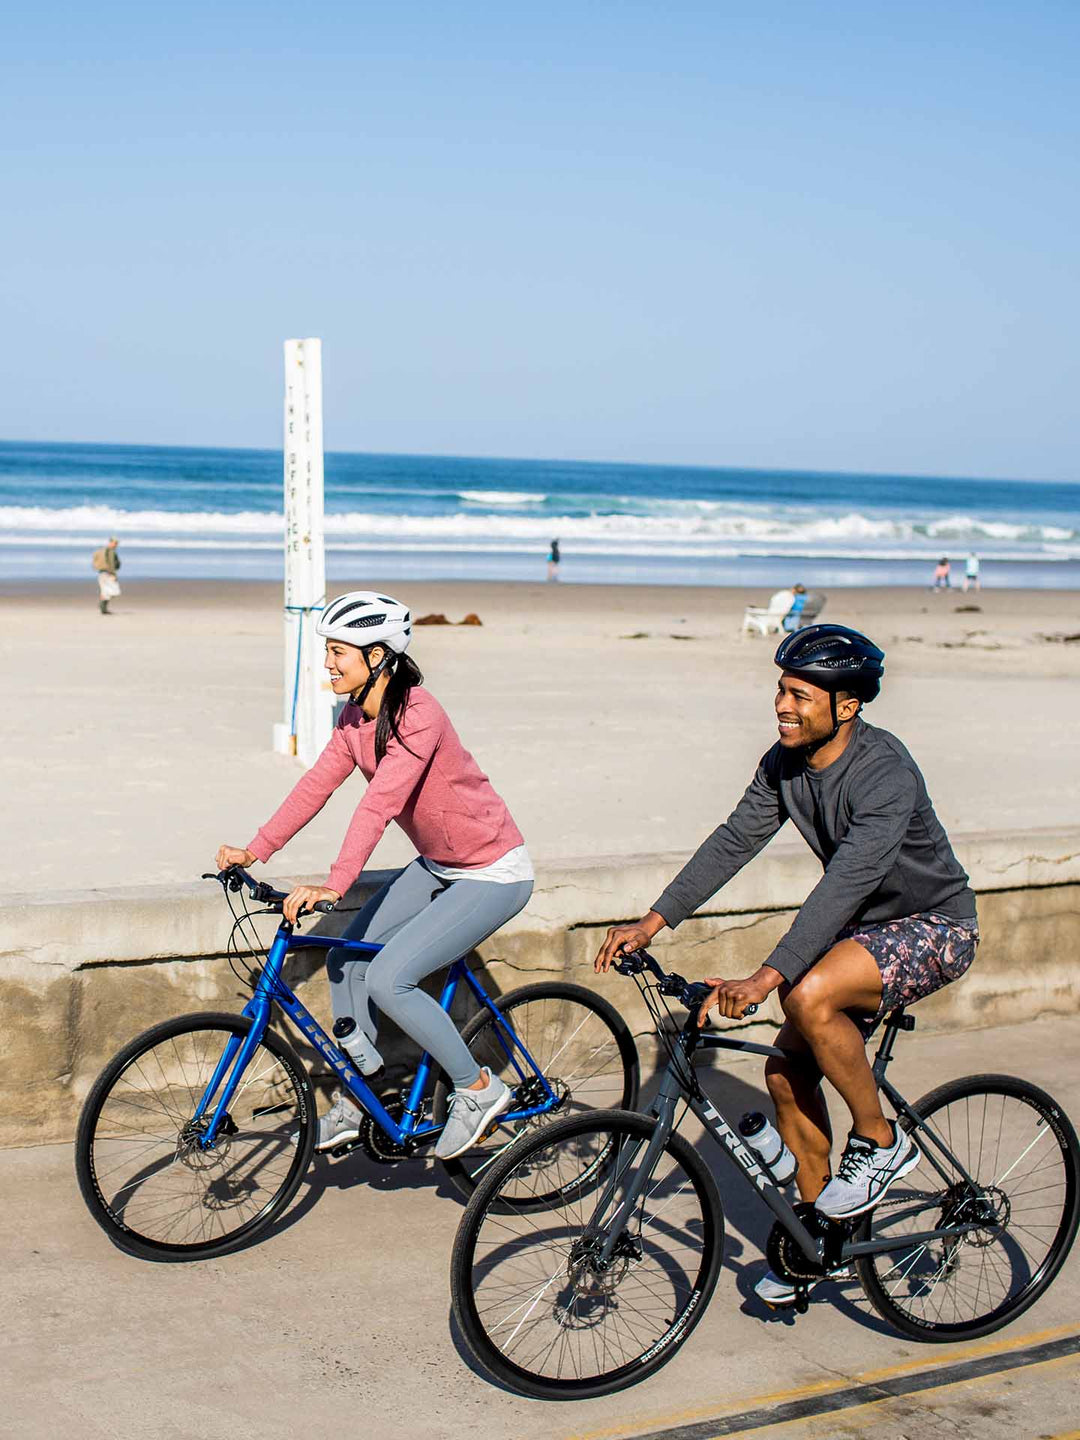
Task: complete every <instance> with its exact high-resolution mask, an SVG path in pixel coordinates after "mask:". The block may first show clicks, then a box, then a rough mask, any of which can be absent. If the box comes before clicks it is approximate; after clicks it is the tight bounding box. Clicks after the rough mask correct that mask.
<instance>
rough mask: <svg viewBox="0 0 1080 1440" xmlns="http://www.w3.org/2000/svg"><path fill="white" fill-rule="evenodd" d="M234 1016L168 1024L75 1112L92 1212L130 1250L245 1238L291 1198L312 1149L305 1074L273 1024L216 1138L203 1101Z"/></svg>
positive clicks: (125, 1057) (160, 1252)
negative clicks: (207, 1130) (204, 1138)
mask: <svg viewBox="0 0 1080 1440" xmlns="http://www.w3.org/2000/svg"><path fill="white" fill-rule="evenodd" d="M247 1030H248V1022H247V1021H245V1020H242V1019H239V1018H238V1017H225V1016H222V1017H205V1018H202V1017H193V1018H190V1019H180V1020H177V1021H171V1022H166V1024H164V1025H161V1026H157V1027H155V1028H154V1029H153V1030H151V1031H148V1032H147V1034H146V1035H144V1036H141V1037H139V1039H137V1040H135V1041H133V1042H132V1044H131V1045H129V1046H127V1047H126V1048H125V1049H124V1050H123V1051H121V1052H120V1054H119V1055H118V1056H117V1057H116V1059H114V1060H113V1061H112V1062H111V1064H110V1065H109V1066H108V1067H107V1068H106V1070H105V1072H104V1073H103V1074H102V1076H101V1078H100V1079H99V1080H98V1082H97V1084H96V1085H95V1087H94V1089H93V1091H92V1092H91V1094H90V1096H89V1098H88V1100H87V1104H86V1107H85V1109H84V1112H83V1116H82V1118H81V1119H80V1122H79V1135H78V1139H77V1143H76V1159H77V1168H78V1174H79V1182H80V1186H81V1188H82V1191H83V1195H84V1198H85V1199H86V1201H87V1204H88V1205H89V1207H90V1210H91V1212H92V1213H93V1215H94V1217H95V1219H96V1220H97V1221H98V1223H99V1224H101V1225H102V1226H103V1228H104V1229H105V1230H106V1231H107V1232H108V1233H109V1234H110V1236H111V1238H112V1239H114V1240H115V1241H116V1243H118V1244H119V1245H121V1246H122V1247H123V1248H125V1249H129V1250H132V1251H133V1252H135V1253H137V1254H140V1255H144V1256H147V1257H160V1258H166V1259H196V1258H205V1257H207V1256H209V1255H219V1254H223V1253H225V1252H226V1251H228V1250H231V1249H235V1248H236V1247H237V1246H239V1245H241V1244H243V1243H246V1241H248V1240H249V1239H251V1238H252V1237H253V1236H254V1235H255V1234H257V1233H258V1232H259V1231H261V1230H262V1229H264V1228H265V1227H266V1226H267V1225H269V1224H270V1223H271V1222H272V1221H273V1220H274V1219H275V1218H276V1217H277V1216H278V1215H279V1214H280V1213H281V1211H282V1210H283V1209H284V1208H285V1206H286V1205H287V1204H288V1202H289V1200H290V1199H291V1198H292V1196H293V1194H294V1193H295V1191H296V1188H297V1186H298V1185H299V1183H300V1180H301V1178H302V1177H303V1173H304V1171H305V1170H306V1168H307V1165H308V1163H309V1161H310V1158H311V1148H312V1145H313V1142H314V1106H313V1103H312V1095H311V1090H310V1084H309V1082H308V1080H307V1076H306V1074H305V1073H304V1071H303V1070H302V1068H301V1067H300V1065H299V1062H298V1061H297V1060H296V1058H295V1056H293V1055H292V1054H291V1052H290V1051H289V1050H288V1048H287V1047H286V1046H285V1045H283V1044H282V1042H281V1041H279V1040H278V1039H277V1037H275V1036H274V1035H272V1034H270V1033H269V1032H268V1033H267V1034H266V1035H265V1036H264V1037H263V1040H262V1041H261V1043H260V1044H259V1045H258V1047H257V1048H256V1050H255V1052H254V1054H253V1055H252V1057H251V1060H250V1061H249V1063H248V1065H247V1068H246V1069H245V1071H244V1074H243V1075H242V1076H241V1078H240V1082H239V1085H238V1086H237V1089H236V1092H235V1094H234V1096H233V1098H232V1100H231V1101H230V1104H229V1107H228V1112H227V1118H226V1120H225V1122H224V1124H223V1126H222V1128H221V1130H220V1132H219V1136H218V1139H217V1141H216V1143H215V1144H214V1146H213V1147H212V1148H209V1149H207V1148H203V1147H201V1146H200V1144H199V1134H200V1130H201V1129H202V1128H204V1122H201V1123H196V1122H194V1120H193V1117H194V1113H195V1110H196V1107H197V1105H198V1103H199V1100H200V1099H201V1097H202V1095H203V1093H204V1091H205V1089H206V1086H207V1083H208V1081H209V1080H210V1077H211V1076H212V1074H213V1073H214V1068H215V1066H216V1065H217V1063H218V1061H219V1059H220V1058H221V1055H222V1053H223V1052H224V1050H225V1048H226V1045H227V1044H228V1043H229V1041H230V1039H232V1038H233V1037H241V1038H242V1037H243V1036H244V1035H246V1033H247Z"/></svg>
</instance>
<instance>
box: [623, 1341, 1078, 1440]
mask: <svg viewBox="0 0 1080 1440" xmlns="http://www.w3.org/2000/svg"><path fill="white" fill-rule="evenodd" d="M1078 1361H1080V1355H1058V1356H1056V1357H1055V1358H1054V1359H1052V1360H1036V1361H1035V1362H1034V1363H1033V1364H1031V1365H1025V1366H1024V1372H1023V1373H1025V1374H1027V1373H1028V1372H1030V1371H1032V1370H1045V1369H1047V1368H1048V1367H1049V1366H1051V1365H1075V1364H1076V1363H1077V1362H1078ZM1015 1374H1016V1371H1015V1370H1010V1371H1008V1372H1006V1373H1005V1374H1001V1375H999V1374H992V1375H966V1376H964V1377H963V1378H961V1379H959V1380H946V1381H945V1383H944V1384H943V1385H927V1386H926V1387H925V1389H922V1390H919V1391H918V1392H917V1394H915V1395H893V1396H882V1398H881V1399H880V1400H868V1401H866V1403H865V1404H863V1405H850V1406H846V1407H845V1408H844V1410H843V1411H842V1412H839V1413H841V1414H842V1415H843V1419H844V1424H845V1425H853V1426H857V1427H858V1428H860V1429H863V1428H865V1426H866V1425H873V1424H876V1423H877V1422H878V1421H879V1420H881V1419H885V1418H887V1416H888V1410H889V1407H890V1406H891V1405H895V1404H896V1403H897V1402H898V1401H904V1402H906V1403H907V1404H908V1405H909V1406H910V1405H912V1404H916V1403H918V1401H920V1400H921V1399H922V1397H923V1396H924V1395H935V1394H937V1395H939V1394H941V1393H942V1391H945V1390H954V1389H956V1388H957V1387H959V1386H961V1385H982V1384H985V1383H986V1381H988V1380H1005V1379H1007V1378H1008V1377H1009V1376H1012V1375H1015ZM837 1414H838V1412H837V1411H835V1410H829V1411H825V1412H824V1413H822V1414H821V1415H802V1416H800V1417H799V1418H798V1419H796V1420H778V1421H777V1422H776V1424H775V1425H771V1424H770V1423H769V1422H768V1421H767V1420H766V1421H764V1422H763V1423H762V1424H761V1425H754V1426H752V1427H751V1428H750V1429H749V1430H736V1431H734V1432H733V1433H732V1434H730V1435H727V1436H720V1435H717V1436H713V1437H712V1440H737V1437H738V1436H739V1435H758V1434H765V1432H766V1431H768V1432H769V1434H770V1435H771V1434H775V1435H779V1434H781V1432H783V1431H790V1430H791V1429H792V1428H793V1427H794V1426H796V1425H818V1424H820V1423H821V1422H822V1421H827V1422H829V1423H831V1424H833V1425H835V1424H836V1421H837ZM639 1433H640V1432H639ZM1050 1440H1080V1430H1072V1431H1070V1432H1069V1434H1068V1435H1059V1436H1051V1437H1050Z"/></svg>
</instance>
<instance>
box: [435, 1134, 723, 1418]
mask: <svg viewBox="0 0 1080 1440" xmlns="http://www.w3.org/2000/svg"><path fill="white" fill-rule="evenodd" d="M656 1125H657V1122H656V1120H655V1119H654V1118H652V1117H650V1116H644V1115H634V1114H631V1113H629V1112H628V1111H623V1110H604V1111H594V1112H592V1113H590V1114H586V1115H572V1116H570V1117H568V1118H567V1119H565V1120H556V1121H554V1122H553V1123H552V1124H551V1125H549V1126H547V1127H545V1128H544V1129H543V1130H541V1131H539V1132H538V1133H537V1134H536V1135H534V1136H531V1137H529V1138H526V1139H523V1140H521V1141H519V1142H518V1144H517V1145H515V1146H514V1148H513V1149H512V1150H510V1151H508V1152H507V1154H505V1155H503V1156H502V1157H501V1158H500V1159H499V1160H498V1161H497V1162H496V1164H495V1165H494V1166H493V1167H492V1169H491V1170H490V1172H489V1173H488V1174H487V1175H486V1176H485V1178H484V1180H483V1181H482V1182H481V1184H480V1185H479V1186H478V1187H477V1190H476V1193H475V1194H474V1195H473V1198H472V1200H471V1201H470V1202H469V1205H468V1208H467V1209H466V1211H465V1214H464V1216H463V1217H462V1221H461V1225H460V1227H459V1229H458V1234H457V1239H456V1241H455V1244H454V1253H453V1259H452V1261H451V1290H452V1295H453V1306H454V1315H455V1318H456V1319H457V1322H458V1325H459V1326H460V1328H461V1331H462V1334H463V1335H464V1336H465V1339H466V1340H467V1342H468V1344H469V1346H470V1348H471V1349H472V1352H473V1354H474V1355H475V1356H476V1358H477V1359H478V1360H479V1361H480V1362H481V1363H482V1364H483V1365H485V1366H486V1367H487V1368H488V1369H489V1370H490V1371H491V1372H492V1374H493V1375H495V1376H496V1377H497V1378H498V1379H499V1380H501V1381H503V1382H504V1383H505V1384H507V1385H510V1386H512V1387H513V1388H514V1389H515V1390H518V1391H521V1392H522V1393H524V1394H526V1395H534V1396H538V1397H540V1398H542V1399H546V1400H552V1399H554V1400H580V1399H585V1398H587V1397H589V1396H593V1395H606V1394H608V1393H609V1392H611V1391H613V1390H621V1389H624V1388H625V1387H626V1386H628V1385H633V1384H635V1383H636V1382H637V1381H638V1380H643V1379H644V1378H645V1377H646V1376H647V1375H651V1374H652V1373H653V1372H654V1371H656V1370H658V1369H659V1368H660V1367H661V1366H662V1365H665V1364H666V1363H667V1362H668V1361H669V1360H670V1359H671V1358H672V1356H673V1355H674V1354H675V1352H676V1351H677V1350H678V1348H679V1346H680V1345H682V1343H683V1341H684V1340H686V1338H687V1337H688V1336H689V1334H690V1332H691V1331H692V1330H693V1328H694V1326H695V1325H696V1324H697V1322H698V1321H699V1320H700V1319H701V1316H702V1315H703V1313H704V1311H705V1307H706V1305H707V1304H708V1301H709V1297H710V1296H711V1294H712V1292H713V1288H714V1286H715V1285H716V1277H717V1275H718V1273H719V1270H720V1259H721V1254H722V1251H723V1236H724V1222H723V1209H722V1207H721V1203H720V1196H719V1193H718V1191H717V1188H716V1182H715V1181H714V1180H713V1178H712V1175H711V1174H710V1172H709V1170H708V1168H707V1167H706V1165H705V1163H704V1161H703V1160H702V1159H701V1158H700V1156H699V1155H698V1154H697V1152H696V1151H695V1150H694V1149H693V1147H692V1146H691V1145H690V1144H688V1142H687V1141H686V1140H684V1139H683V1138H682V1136H680V1135H675V1134H672V1135H669V1136H668V1137H667V1140H666V1141H665V1143H664V1145H663V1146H662V1148H661V1149H660V1150H659V1153H658V1154H655V1155H654V1156H652V1157H651V1158H647V1157H648V1152H649V1142H650V1140H651V1139H652V1138H653V1134H654V1132H655V1130H656ZM646 1165H647V1170H646ZM590 1175H591V1177H592V1178H591V1179H590V1180H589V1181H588V1183H583V1177H587V1176H590ZM529 1192H532V1193H534V1194H538V1193H545V1194H554V1195H556V1196H558V1197H560V1198H558V1199H556V1200H555V1201H554V1202H553V1203H550V1204H548V1205H545V1206H544V1207H543V1208H542V1209H540V1210H539V1211H538V1210H536V1209H534V1210H533V1211H532V1212H531V1213H528V1214H525V1213H522V1211H521V1210H520V1209H518V1208H515V1205H514V1203H513V1202H515V1201H517V1200H518V1199H519V1197H520V1196H521V1195H522V1194H523V1193H526V1194H527V1193H529ZM632 1197H634V1198H633V1204H632V1205H630V1204H626V1203H624V1202H628V1201H629V1200H630V1199H631V1198H632ZM507 1200H509V1201H510V1202H511V1204H510V1205H507V1203H506V1201H507Z"/></svg>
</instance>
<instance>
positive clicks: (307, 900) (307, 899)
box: [281, 885, 341, 925]
mask: <svg viewBox="0 0 1080 1440" xmlns="http://www.w3.org/2000/svg"><path fill="white" fill-rule="evenodd" d="M340 899H341V896H340V895H339V894H338V892H337V891H336V890H328V889H327V888H326V886H325V885H297V887H296V889H295V890H290V891H289V893H288V895H286V897H285V902H284V904H283V905H282V907H281V913H282V915H284V917H285V919H286V920H288V922H289V924H290V925H295V924H296V921H297V919H298V918H299V915H300V912H301V910H303V909H305V908H307V909H308V910H311V909H314V907H315V906H316V905H317V904H318V903H319V901H320V900H328V901H329V902H330V904H331V905H336V904H337V902H338V901H339V900H340Z"/></svg>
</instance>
